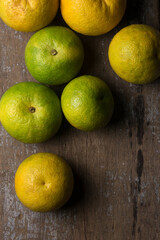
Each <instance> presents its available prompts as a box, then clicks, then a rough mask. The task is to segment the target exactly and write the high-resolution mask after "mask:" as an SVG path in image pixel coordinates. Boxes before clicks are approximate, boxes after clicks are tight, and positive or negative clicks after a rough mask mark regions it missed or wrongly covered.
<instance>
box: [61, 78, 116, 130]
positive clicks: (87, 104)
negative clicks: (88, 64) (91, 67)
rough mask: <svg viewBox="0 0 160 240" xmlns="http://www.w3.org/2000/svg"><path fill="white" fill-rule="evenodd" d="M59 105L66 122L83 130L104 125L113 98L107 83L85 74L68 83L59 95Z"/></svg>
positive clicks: (112, 103)
mask: <svg viewBox="0 0 160 240" xmlns="http://www.w3.org/2000/svg"><path fill="white" fill-rule="evenodd" d="M61 105H62V110H63V113H64V115H65V117H66V119H67V120H68V122H69V123H70V124H71V125H72V126H74V127H76V128H78V129H80V130H83V131H92V130H96V129H98V128H102V127H104V126H106V125H107V124H108V122H109V121H110V119H111V117H112V114H113V110H114V100H113V97H112V93H111V91H110V89H109V87H108V86H107V84H106V83H105V82H103V81H102V80H101V79H99V78H97V77H94V76H87V75H86V76H81V77H78V78H75V79H73V80H72V81H71V82H70V83H68V85H67V86H66V87H65V88H64V90H63V93H62V96H61Z"/></svg>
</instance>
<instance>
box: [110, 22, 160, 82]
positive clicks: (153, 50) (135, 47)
mask: <svg viewBox="0 0 160 240" xmlns="http://www.w3.org/2000/svg"><path fill="white" fill-rule="evenodd" d="M108 55H109V61H110V64H111V66H112V68H113V70H114V71H115V72H116V73H117V75H118V76H120V77H121V78H122V79H124V80H126V81H127V82H130V83H134V84H146V83H150V82H153V81H154V80H155V79H156V78H158V77H159V76H160V32H159V31H157V30H156V29H154V28H152V27H150V26H148V25H143V24H133V25H130V26H127V27H125V28H123V29H122V30H121V31H119V32H118V33H117V34H116V35H115V36H114V38H113V39H112V41H111V43H110V46H109V52H108Z"/></svg>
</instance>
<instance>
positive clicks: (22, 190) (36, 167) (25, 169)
mask: <svg viewBox="0 0 160 240" xmlns="http://www.w3.org/2000/svg"><path fill="white" fill-rule="evenodd" d="M15 190H16V194H17V196H18V198H19V199H20V201H21V202H22V203H23V204H24V205H25V206H26V207H28V208H29V209H31V210H32V211H38V212H47V211H51V210H56V209H58V208H60V207H62V206H63V205H64V204H65V203H66V202H67V201H68V199H69V198H70V196H71V194H72V190H73V174H72V170H71V168H70V166H69V165H68V164H67V162H66V161H64V160H63V159H62V158H60V157H59V156H57V155H55V154H52V153H37V154H33V155H31V156H30V157H28V158H27V159H25V160H24V161H23V162H22V163H21V164H20V166H19V168H18V170H17V172H16V175H15Z"/></svg>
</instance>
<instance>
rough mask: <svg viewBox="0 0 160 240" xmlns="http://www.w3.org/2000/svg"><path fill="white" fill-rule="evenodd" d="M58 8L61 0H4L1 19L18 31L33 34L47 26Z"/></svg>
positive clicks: (0, 5)
mask: <svg viewBox="0 0 160 240" xmlns="http://www.w3.org/2000/svg"><path fill="white" fill-rule="evenodd" d="M58 7H59V0H41V1H38V0H29V1H27V0H2V1H0V17H1V19H2V20H3V21H4V22H5V23H6V24H7V25H8V26H10V27H11V28H13V29H15V30H17V31H22V32H33V31H37V30H39V29H41V28H43V27H45V26H47V25H48V24H49V23H50V22H51V21H52V20H53V19H54V17H55V16H56V13H57V10H58Z"/></svg>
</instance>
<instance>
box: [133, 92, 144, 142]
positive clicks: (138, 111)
mask: <svg viewBox="0 0 160 240" xmlns="http://www.w3.org/2000/svg"><path fill="white" fill-rule="evenodd" d="M144 110H145V109H144V98H143V96H142V95H139V96H138V97H137V98H136V103H135V106H134V111H135V117H136V119H137V140H138V145H140V146H141V145H142V141H143V135H144Z"/></svg>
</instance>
